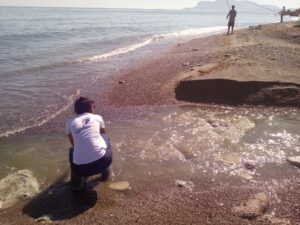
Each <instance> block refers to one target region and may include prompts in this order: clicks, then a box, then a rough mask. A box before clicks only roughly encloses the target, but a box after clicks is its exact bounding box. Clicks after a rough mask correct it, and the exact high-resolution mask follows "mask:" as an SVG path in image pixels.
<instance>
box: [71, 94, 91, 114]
mask: <svg viewBox="0 0 300 225" xmlns="http://www.w3.org/2000/svg"><path fill="white" fill-rule="evenodd" d="M94 106H95V103H94V101H93V100H91V99H89V98H85V97H79V98H78V99H77V100H76V101H75V104H74V111H75V113H76V114H82V113H92V112H93V107H94Z"/></svg>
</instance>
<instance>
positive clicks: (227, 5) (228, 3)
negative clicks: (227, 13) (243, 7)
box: [226, 0, 230, 9]
mask: <svg viewBox="0 0 300 225" xmlns="http://www.w3.org/2000/svg"><path fill="white" fill-rule="evenodd" d="M226 2H227V6H228V9H230V6H229V2H228V0H226Z"/></svg>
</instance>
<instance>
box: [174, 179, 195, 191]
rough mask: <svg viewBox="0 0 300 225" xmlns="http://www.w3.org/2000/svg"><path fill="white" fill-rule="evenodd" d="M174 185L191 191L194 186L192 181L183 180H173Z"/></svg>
mask: <svg viewBox="0 0 300 225" xmlns="http://www.w3.org/2000/svg"><path fill="white" fill-rule="evenodd" d="M175 185H176V186H177V187H180V188H181V187H183V188H186V189H188V190H189V191H192V190H193V189H194V186H195V185H194V183H193V182H192V181H183V180H175Z"/></svg>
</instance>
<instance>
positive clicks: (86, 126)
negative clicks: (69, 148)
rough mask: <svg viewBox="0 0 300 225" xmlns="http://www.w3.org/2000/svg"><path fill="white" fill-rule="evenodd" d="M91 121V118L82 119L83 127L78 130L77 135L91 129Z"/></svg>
mask: <svg viewBox="0 0 300 225" xmlns="http://www.w3.org/2000/svg"><path fill="white" fill-rule="evenodd" d="M90 121H91V119H90V118H89V117H87V118H84V119H82V127H81V128H79V129H77V130H76V133H77V134H78V133H80V132H81V131H83V130H85V129H87V128H89V127H90V125H89V123H90Z"/></svg>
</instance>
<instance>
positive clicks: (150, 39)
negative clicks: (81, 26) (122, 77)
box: [79, 26, 227, 63]
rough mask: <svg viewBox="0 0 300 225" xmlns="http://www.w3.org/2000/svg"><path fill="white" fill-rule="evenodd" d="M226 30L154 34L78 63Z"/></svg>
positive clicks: (209, 28)
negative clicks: (154, 44) (162, 42)
mask: <svg viewBox="0 0 300 225" xmlns="http://www.w3.org/2000/svg"><path fill="white" fill-rule="evenodd" d="M226 29H227V28H226V27H225V26H216V27H203V28H194V29H187V30H182V31H177V32H172V33H166V34H156V35H153V36H151V37H148V38H145V39H143V40H141V41H140V42H137V43H134V44H132V45H129V46H126V47H122V48H118V49H115V50H113V51H111V52H108V53H104V54H101V55H95V56H92V57H86V58H82V59H80V60H79V62H81V63H82V62H87V61H91V62H99V61H103V60H105V59H108V58H111V57H114V56H118V55H122V54H126V53H129V52H132V51H135V50H137V49H139V48H142V47H145V46H147V45H149V44H151V43H155V42H159V41H163V40H167V39H171V38H180V37H188V36H205V35H211V34H217V33H220V32H222V31H224V30H226Z"/></svg>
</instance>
